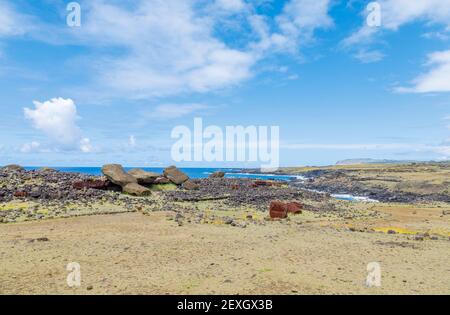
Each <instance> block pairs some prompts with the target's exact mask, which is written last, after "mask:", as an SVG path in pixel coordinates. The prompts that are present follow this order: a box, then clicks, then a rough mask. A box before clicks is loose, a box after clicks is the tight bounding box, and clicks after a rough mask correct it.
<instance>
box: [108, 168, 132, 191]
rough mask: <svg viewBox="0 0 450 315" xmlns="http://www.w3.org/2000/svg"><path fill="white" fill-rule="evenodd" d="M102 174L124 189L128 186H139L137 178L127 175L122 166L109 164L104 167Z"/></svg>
mask: <svg viewBox="0 0 450 315" xmlns="http://www.w3.org/2000/svg"><path fill="white" fill-rule="evenodd" d="M102 172H103V174H104V175H105V176H106V178H108V179H109V180H110V181H111V182H113V183H114V184H116V185H119V186H122V187H124V186H125V185H127V184H132V183H134V184H137V180H136V178H134V177H133V176H131V175H130V174H128V173H126V172H125V170H124V169H123V167H122V165H119V164H108V165H104V166H103V167H102Z"/></svg>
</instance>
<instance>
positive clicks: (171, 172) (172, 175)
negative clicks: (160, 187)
mask: <svg viewBox="0 0 450 315" xmlns="http://www.w3.org/2000/svg"><path fill="white" fill-rule="evenodd" d="M164 176H165V177H167V178H168V179H170V181H171V182H172V183H174V184H175V185H181V184H183V183H184V182H186V181H187V180H189V177H188V176H187V175H186V174H184V173H183V172H182V171H180V170H179V169H178V168H177V167H176V166H171V167H168V168H166V169H165V170H164Z"/></svg>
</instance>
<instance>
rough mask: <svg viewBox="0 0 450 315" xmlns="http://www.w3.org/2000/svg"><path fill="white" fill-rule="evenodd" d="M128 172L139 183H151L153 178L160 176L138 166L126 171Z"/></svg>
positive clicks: (153, 180)
mask: <svg viewBox="0 0 450 315" xmlns="http://www.w3.org/2000/svg"><path fill="white" fill-rule="evenodd" d="M128 174H130V175H131V176H133V177H134V178H136V180H137V182H138V184H140V185H149V184H153V183H154V182H155V180H156V179H157V178H159V177H160V176H161V175H159V174H157V173H153V172H147V171H144V170H142V169H139V168H136V169H132V170H131V171H129V172H128Z"/></svg>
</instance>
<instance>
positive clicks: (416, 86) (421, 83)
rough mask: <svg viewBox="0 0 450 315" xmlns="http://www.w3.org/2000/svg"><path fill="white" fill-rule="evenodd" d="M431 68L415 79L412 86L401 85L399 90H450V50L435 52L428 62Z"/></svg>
mask: <svg viewBox="0 0 450 315" xmlns="http://www.w3.org/2000/svg"><path fill="white" fill-rule="evenodd" d="M426 65H427V66H428V67H430V68H431V69H430V70H429V71H428V72H426V73H424V74H422V75H420V76H419V77H417V78H416V79H415V80H413V86H411V87H399V88H397V89H396V91H398V92H412V93H431V92H450V50H447V51H439V52H434V53H432V54H430V55H429V56H428V62H427V64H426Z"/></svg>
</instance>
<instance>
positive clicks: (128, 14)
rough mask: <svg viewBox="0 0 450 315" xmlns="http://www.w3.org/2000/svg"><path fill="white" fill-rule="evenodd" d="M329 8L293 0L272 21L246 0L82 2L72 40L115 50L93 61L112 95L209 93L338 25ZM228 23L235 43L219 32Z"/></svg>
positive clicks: (100, 80) (101, 83) (98, 83)
mask: <svg viewBox="0 0 450 315" xmlns="http://www.w3.org/2000/svg"><path fill="white" fill-rule="evenodd" d="M329 3H330V0H319V1H317V0H291V1H288V2H287V4H286V6H285V8H284V10H283V11H282V14H280V16H278V17H276V18H275V20H274V18H273V17H268V16H259V15H256V14H255V12H256V10H252V9H250V8H251V7H254V6H257V5H258V3H251V4H250V2H249V3H247V2H245V1H242V0H216V2H214V3H213V6H211V3H208V4H205V3H204V2H197V1H192V0H166V1H162V0H152V1H143V0H139V1H136V3H135V4H134V5H133V6H131V7H126V6H123V5H119V4H116V2H106V1H102V0H93V1H89V2H85V3H84V4H83V8H84V11H83V12H85V13H84V15H83V27H82V28H81V29H80V30H79V32H74V33H72V36H77V40H78V41H79V42H81V44H88V45H92V44H94V45H95V46H102V47H108V48H109V49H110V51H114V54H110V55H103V57H101V58H96V60H95V62H92V64H91V65H92V69H93V70H94V71H95V73H96V74H97V76H96V77H97V81H96V82H95V84H96V86H97V87H98V86H102V87H104V88H103V89H102V90H107V91H108V93H107V94H108V95H112V96H125V97H133V98H150V97H155V96H167V95H174V94H179V93H185V92H200V93H204V92H209V91H212V90H217V89H223V88H228V87H232V86H235V85H238V84H240V83H242V82H243V81H245V80H248V79H249V78H252V77H253V75H254V73H255V70H254V68H255V65H256V64H257V63H258V62H259V61H261V60H262V59H264V58H265V57H266V56H267V54H271V53H274V52H278V51H281V50H284V51H286V50H291V51H294V50H298V47H299V46H300V43H304V42H307V41H309V40H311V39H312V37H313V33H314V30H316V29H317V28H319V27H328V26H330V25H332V20H331V18H330V17H329V16H328V14H327V13H328V8H329ZM214 8H216V9H214ZM217 8H222V11H224V10H231V11H233V12H240V17H239V18H238V19H237V18H234V17H233V15H225V16H224V15H223V14H222V15H221V14H220V12H218V13H215V11H214V10H216V11H220V10H218V9H217ZM211 10H213V11H211ZM224 19H228V20H227V21H224ZM268 20H270V21H268ZM225 23H230V24H239V27H236V29H231V31H233V32H234V33H233V37H235V38H236V40H233V41H231V42H230V43H228V42H227V38H228V36H225V37H222V36H221V35H218V34H217V30H218V29H221V27H222V26H223V25H224V24H225ZM245 23H250V24H251V27H250V28H251V31H249V30H248V28H246V27H241V26H243V25H241V24H245ZM269 25H270V27H269ZM230 37H231V36H230ZM228 39H229V38H228ZM237 43H238V44H237ZM102 52H103V53H104V52H105V50H104V49H102ZM105 94H106V93H105Z"/></svg>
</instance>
